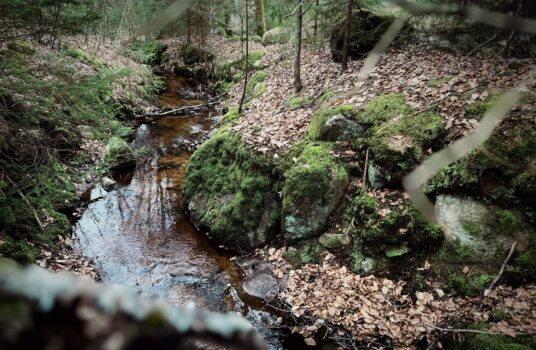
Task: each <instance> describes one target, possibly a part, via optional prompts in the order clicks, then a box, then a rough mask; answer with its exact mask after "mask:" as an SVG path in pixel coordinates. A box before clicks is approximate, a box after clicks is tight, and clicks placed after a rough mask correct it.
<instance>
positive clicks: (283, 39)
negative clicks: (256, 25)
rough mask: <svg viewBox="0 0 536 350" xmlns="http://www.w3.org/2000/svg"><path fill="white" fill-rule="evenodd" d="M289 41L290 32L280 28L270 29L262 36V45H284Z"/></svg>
mask: <svg viewBox="0 0 536 350" xmlns="http://www.w3.org/2000/svg"><path fill="white" fill-rule="evenodd" d="M289 40H290V31H289V30H288V29H286V28H281V27H276V28H273V29H270V30H268V31H267V32H266V33H264V35H263V36H262V44H263V45H272V44H286V43H288V42H289Z"/></svg>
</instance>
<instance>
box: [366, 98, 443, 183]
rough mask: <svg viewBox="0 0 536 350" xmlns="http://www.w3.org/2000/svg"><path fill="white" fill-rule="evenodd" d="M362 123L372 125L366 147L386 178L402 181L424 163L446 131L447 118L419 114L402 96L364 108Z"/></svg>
mask: <svg viewBox="0 0 536 350" xmlns="http://www.w3.org/2000/svg"><path fill="white" fill-rule="evenodd" d="M359 118H360V121H361V122H362V123H370V124H371V125H372V128H371V132H370V134H369V135H370V137H369V138H368V140H366V143H367V144H368V146H369V147H370V149H371V151H372V153H373V155H374V161H375V163H376V164H378V165H380V166H382V168H383V170H384V172H385V176H387V177H392V178H396V179H399V178H400V177H402V176H403V175H405V174H406V173H408V172H409V171H410V170H411V169H412V168H413V167H415V166H416V165H417V164H418V163H419V162H421V161H422V160H423V159H424V152H425V150H426V149H427V148H430V147H431V145H432V143H433V142H434V141H435V140H436V139H438V138H439V137H440V136H441V135H442V133H443V131H444V122H443V118H442V117H441V116H439V115H437V114H434V113H418V114H415V112H414V111H413V110H412V109H411V108H410V107H409V106H408V105H407V104H406V102H405V98H404V96H403V95H402V94H390V95H384V96H380V97H377V98H375V99H373V100H371V101H370V102H369V103H367V104H366V105H364V106H363V108H362V110H361V113H360V116H359Z"/></svg>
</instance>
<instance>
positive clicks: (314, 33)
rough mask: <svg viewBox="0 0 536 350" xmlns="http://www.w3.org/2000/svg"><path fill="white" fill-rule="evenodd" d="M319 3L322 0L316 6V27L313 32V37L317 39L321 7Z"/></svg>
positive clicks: (317, 0) (317, 1)
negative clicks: (319, 9)
mask: <svg viewBox="0 0 536 350" xmlns="http://www.w3.org/2000/svg"><path fill="white" fill-rule="evenodd" d="M319 1H320V0H316V4H315V5H316V6H315V26H314V32H313V37H314V38H315V39H316V35H317V33H318V8H319V6H320V4H319Z"/></svg>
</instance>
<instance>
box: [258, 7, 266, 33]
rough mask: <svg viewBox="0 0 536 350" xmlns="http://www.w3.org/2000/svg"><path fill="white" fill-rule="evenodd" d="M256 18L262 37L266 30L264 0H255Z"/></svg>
mask: <svg viewBox="0 0 536 350" xmlns="http://www.w3.org/2000/svg"><path fill="white" fill-rule="evenodd" d="M255 19H256V22H257V30H256V32H257V35H258V36H260V37H262V36H263V35H264V32H266V15H265V11H264V0H255Z"/></svg>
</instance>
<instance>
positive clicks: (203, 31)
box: [199, 3, 207, 47]
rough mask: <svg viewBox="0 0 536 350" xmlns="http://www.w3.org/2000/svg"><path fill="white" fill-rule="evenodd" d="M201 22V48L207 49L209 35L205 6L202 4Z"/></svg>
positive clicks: (200, 11)
mask: <svg viewBox="0 0 536 350" xmlns="http://www.w3.org/2000/svg"><path fill="white" fill-rule="evenodd" d="M199 22H200V24H199V25H200V27H201V47H205V44H206V39H207V33H206V27H207V24H206V18H205V4H204V3H201V8H200V10H199Z"/></svg>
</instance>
